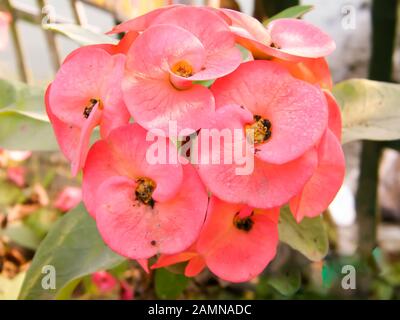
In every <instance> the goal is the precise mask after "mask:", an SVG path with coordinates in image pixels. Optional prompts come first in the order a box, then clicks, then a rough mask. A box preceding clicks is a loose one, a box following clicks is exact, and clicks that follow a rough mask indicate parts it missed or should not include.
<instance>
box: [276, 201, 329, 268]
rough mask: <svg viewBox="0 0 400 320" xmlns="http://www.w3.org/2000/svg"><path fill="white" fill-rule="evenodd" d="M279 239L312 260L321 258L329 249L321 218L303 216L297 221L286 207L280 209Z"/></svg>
mask: <svg viewBox="0 0 400 320" xmlns="http://www.w3.org/2000/svg"><path fill="white" fill-rule="evenodd" d="M279 239H280V240H281V241H282V242H284V243H286V244H288V245H289V246H290V247H292V248H293V249H295V250H297V251H299V252H301V253H302V254H303V255H305V256H306V257H307V258H308V259H310V260H312V261H320V260H322V259H323V258H324V257H325V256H326V255H327V253H328V250H329V242H328V234H327V232H326V229H325V226H324V224H323V221H322V218H321V217H316V218H312V219H311V218H304V219H303V221H302V222H301V223H297V222H296V220H295V219H294V217H293V215H292V214H291V212H290V210H289V208H288V207H284V208H283V209H282V210H281V215H280V218H279Z"/></svg>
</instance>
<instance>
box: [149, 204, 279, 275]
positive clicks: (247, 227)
mask: <svg viewBox="0 0 400 320" xmlns="http://www.w3.org/2000/svg"><path fill="white" fill-rule="evenodd" d="M278 217H279V209H278V208H277V209H271V210H258V209H253V208H250V207H247V206H242V205H237V204H230V203H226V202H223V201H221V200H219V199H218V198H216V197H212V198H211V202H210V205H209V210H208V214H207V220H206V222H205V224H204V226H203V228H202V231H201V233H200V236H199V238H198V240H197V242H196V245H195V246H194V247H193V248H191V250H188V251H186V252H184V253H181V254H178V255H174V256H162V257H160V259H159V260H158V262H157V264H156V265H154V266H153V268H158V267H162V266H166V265H170V264H173V263H177V262H182V261H188V260H189V263H188V265H187V267H186V269H185V275H186V276H195V275H197V274H198V273H199V272H200V271H201V270H202V269H203V268H204V267H205V266H207V267H208V268H209V269H210V271H211V272H213V273H214V274H215V275H217V276H218V277H219V278H221V279H223V280H226V281H231V282H245V281H249V280H251V279H253V278H254V277H256V276H257V275H258V274H260V273H261V272H262V271H263V270H264V269H265V268H266V266H267V265H268V264H269V262H270V261H271V260H272V259H273V258H274V257H275V253H276V247H277V245H278V240H279V239H278Z"/></svg>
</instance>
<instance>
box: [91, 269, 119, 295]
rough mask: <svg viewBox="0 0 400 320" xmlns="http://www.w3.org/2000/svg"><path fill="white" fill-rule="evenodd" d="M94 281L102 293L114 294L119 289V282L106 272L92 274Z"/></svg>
mask: <svg viewBox="0 0 400 320" xmlns="http://www.w3.org/2000/svg"><path fill="white" fill-rule="evenodd" d="M92 281H93V283H94V284H95V286H96V287H97V288H98V289H99V290H100V292H101V293H109V292H112V291H113V290H114V289H115V288H116V287H117V283H118V282H117V280H116V279H115V278H114V277H113V276H112V275H111V274H110V273H108V272H106V271H98V272H96V273H94V274H92Z"/></svg>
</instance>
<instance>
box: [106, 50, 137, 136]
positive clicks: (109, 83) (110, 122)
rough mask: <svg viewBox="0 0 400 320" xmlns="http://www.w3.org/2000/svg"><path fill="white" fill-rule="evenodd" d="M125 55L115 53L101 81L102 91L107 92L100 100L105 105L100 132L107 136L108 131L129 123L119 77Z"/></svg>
mask: <svg viewBox="0 0 400 320" xmlns="http://www.w3.org/2000/svg"><path fill="white" fill-rule="evenodd" d="M124 69H125V56H124V55H122V54H116V55H115V56H114V58H113V67H112V68H111V70H110V72H109V73H108V75H107V78H106V79H105V81H104V83H103V88H102V92H106V93H107V94H106V95H105V96H104V97H103V99H102V102H103V104H104V106H105V108H104V110H103V114H102V119H101V124H100V133H101V137H103V138H104V137H107V136H108V135H109V134H110V132H111V131H112V130H113V129H115V128H118V127H121V126H123V125H125V124H128V123H129V119H130V114H129V111H128V109H127V108H126V105H125V102H124V100H123V95H122V88H121V81H120V80H121V79H122V78H123V75H124Z"/></svg>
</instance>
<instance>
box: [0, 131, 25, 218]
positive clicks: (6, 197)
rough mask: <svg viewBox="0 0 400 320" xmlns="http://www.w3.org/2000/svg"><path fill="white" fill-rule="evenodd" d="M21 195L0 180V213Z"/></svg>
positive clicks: (19, 190) (13, 185) (15, 187)
mask: <svg viewBox="0 0 400 320" xmlns="http://www.w3.org/2000/svg"><path fill="white" fill-rule="evenodd" d="M0 130H1V128H0ZM22 195H23V193H22V191H21V189H20V188H18V187H17V186H16V185H15V184H12V183H8V182H6V181H1V180H0V211H1V209H3V207H7V206H10V205H13V204H15V203H16V202H17V201H18V200H19V199H20V198H21V197H22Z"/></svg>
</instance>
